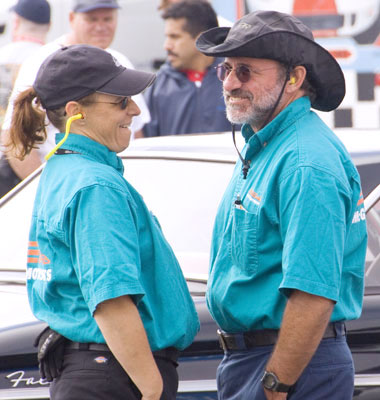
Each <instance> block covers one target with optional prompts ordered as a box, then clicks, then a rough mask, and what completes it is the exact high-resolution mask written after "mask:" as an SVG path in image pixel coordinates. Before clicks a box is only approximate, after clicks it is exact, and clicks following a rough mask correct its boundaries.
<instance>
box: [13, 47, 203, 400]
mask: <svg viewBox="0 0 380 400" xmlns="http://www.w3.org/2000/svg"><path fill="white" fill-rule="evenodd" d="M153 80H154V75H153V74H150V73H145V72H140V71H135V70H130V69H126V68H125V67H123V66H121V65H120V64H119V63H118V62H117V60H115V58H114V57H113V56H111V55H110V54H109V53H108V52H105V51H103V50H101V49H99V48H96V47H93V46H87V45H76V46H70V47H63V48H62V49H59V50H57V51H56V52H55V53H53V54H52V55H51V56H49V57H48V58H47V59H46V60H45V61H44V63H43V64H42V66H41V68H40V70H39V72H38V74H37V77H36V80H35V82H34V85H33V87H32V88H30V89H27V90H26V91H24V92H22V93H20V94H19V96H18V97H17V99H16V101H15V114H14V117H13V119H12V125H11V129H10V138H11V145H13V146H14V147H16V148H17V149H22V153H21V154H20V156H23V155H24V154H25V153H28V152H29V151H30V150H31V149H32V148H33V146H34V145H35V144H36V143H39V142H40V141H42V140H43V137H44V135H45V134H46V132H45V131H44V128H43V127H44V121H45V113H44V112H43V111H42V110H41V107H39V105H41V106H42V107H43V109H44V110H46V113H47V116H48V118H49V120H50V121H51V123H53V124H54V126H56V129H57V130H58V131H60V132H63V131H64V130H65V126H66V132H67V133H68V132H70V134H69V135H68V136H65V137H64V136H63V134H62V133H60V134H57V136H56V142H57V143H58V144H57V146H56V148H55V149H56V151H55V149H53V151H55V153H54V154H53V155H52V157H51V158H50V159H49V160H48V162H47V165H46V166H45V168H44V170H43V172H42V175H41V178H40V183H39V187H38V189H37V194H36V199H35V204H34V212H33V217H32V222H31V228H30V242H29V246H30V247H29V256H28V267H27V289H28V296H29V301H30V305H31V308H32V311H33V313H34V314H35V316H36V317H37V318H38V319H40V320H43V321H45V322H46V323H47V324H48V326H49V327H50V328H51V329H49V330H47V331H44V333H43V334H42V336H41V337H40V338H39V359H40V367H41V371H42V372H43V376H46V377H47V378H48V379H52V378H54V380H53V382H52V384H51V386H50V395H51V399H52V400H57V399H65V400H77V399H80V398H83V399H103V400H112V399H115V400H116V399H117V400H118V399H120V396H122V397H123V398H126V399H129V400H133V399H136V400H137V399H141V396H142V399H143V400H158V399H162V400H174V399H175V398H176V392H177V387H178V375H177V372H176V365H177V364H176V362H177V357H178V350H180V349H183V348H185V347H187V346H188V345H190V343H191V342H192V341H193V338H194V336H195V334H196V332H197V330H198V328H199V322H198V318H197V314H196V311H195V307H194V304H193V302H192V299H191V296H190V293H189V291H188V288H187V284H186V281H185V279H184V277H183V275H182V272H181V269H180V267H179V265H178V262H177V260H176V258H175V256H174V253H173V251H172V249H171V248H170V246H169V244H168V243H167V241H166V240H165V238H164V236H163V233H162V231H161V229H160V227H159V224H158V223H157V221H156V219H155V218H154V217H153V216H152V215H151V213H150V211H149V210H148V209H147V207H146V205H145V204H144V202H143V200H142V197H141V196H140V195H139V194H138V193H137V192H136V191H135V189H134V188H133V187H132V186H131V185H130V184H129V183H128V182H127V181H126V180H125V179H124V178H123V164H122V161H121V159H120V158H119V157H118V156H117V153H119V152H121V151H123V150H124V149H125V148H126V147H128V144H129V140H130V135H131V130H130V125H131V123H132V118H134V117H135V116H137V115H138V114H139V112H140V111H139V108H138V106H137V105H136V103H135V102H134V101H133V100H132V98H131V97H130V96H134V95H136V94H137V93H140V92H141V91H142V90H144V89H145V88H146V87H147V86H149V85H150V84H151V83H152V82H153ZM70 121H72V123H71V125H70ZM63 141H64V143H63V144H62V142H63ZM37 253H38V255H37V256H34V255H35V254H37ZM163 277H164V278H165V279H163ZM61 335H62V336H63V337H64V338H65V339H63V338H62V336H61ZM152 352H153V353H152Z"/></svg>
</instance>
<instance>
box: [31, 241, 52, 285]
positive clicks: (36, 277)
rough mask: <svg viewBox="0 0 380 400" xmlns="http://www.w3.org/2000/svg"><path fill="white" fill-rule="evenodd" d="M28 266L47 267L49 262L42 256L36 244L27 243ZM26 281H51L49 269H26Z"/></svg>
mask: <svg viewBox="0 0 380 400" xmlns="http://www.w3.org/2000/svg"><path fill="white" fill-rule="evenodd" d="M28 264H38V265H48V264H50V260H49V259H48V257H46V256H45V255H44V254H42V253H41V252H40V250H39V248H38V243H37V242H29V248H28ZM26 279H28V280H33V281H45V282H49V281H51V268H49V269H45V268H39V267H34V268H30V267H29V268H27V269H26Z"/></svg>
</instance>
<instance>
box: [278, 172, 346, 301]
mask: <svg viewBox="0 0 380 400" xmlns="http://www.w3.org/2000/svg"><path fill="white" fill-rule="evenodd" d="M278 204H279V214H280V229H281V235H282V239H283V257H282V268H283V279H282V282H281V285H280V290H281V291H282V292H283V293H284V294H285V295H288V294H289V290H290V289H298V290H301V291H304V292H308V293H311V294H314V295H318V296H321V297H325V298H328V299H331V300H333V301H337V300H338V298H339V289H340V283H341V275H342V264H343V254H344V243H345V237H346V221H347V213H349V212H350V204H351V203H350V195H349V193H347V188H346V187H345V186H344V185H342V183H341V182H339V181H338V180H337V179H336V178H335V177H334V176H332V175H331V174H329V173H327V172H325V171H323V170H320V169H316V168H313V167H304V168H299V169H297V170H296V171H295V172H294V173H293V174H291V175H290V176H288V177H287V178H286V179H284V180H283V181H282V182H281V183H280V187H279V203H278Z"/></svg>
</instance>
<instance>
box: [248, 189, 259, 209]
mask: <svg viewBox="0 0 380 400" xmlns="http://www.w3.org/2000/svg"><path fill="white" fill-rule="evenodd" d="M247 199H248V200H249V201H252V203H255V204H256V205H258V206H259V205H260V203H261V197H260V196H259V195H258V194H257V193H256V192H255V191H254V190H253V189H250V191H249V192H248V195H247Z"/></svg>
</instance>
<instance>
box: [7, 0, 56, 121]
mask: <svg viewBox="0 0 380 400" xmlns="http://www.w3.org/2000/svg"><path fill="white" fill-rule="evenodd" d="M11 11H12V18H11V24H10V28H11V37H12V41H11V42H10V43H8V44H6V45H5V46H2V47H0V126H1V124H2V121H3V117H4V114H5V110H6V107H7V104H8V99H9V96H10V94H11V92H12V88H13V84H14V82H15V80H16V77H17V74H18V70H19V68H20V65H21V64H22V62H23V61H24V60H25V59H27V58H28V57H30V56H31V55H32V54H34V52H35V51H36V50H37V49H39V48H40V47H41V46H42V45H43V44H45V42H46V36H47V34H48V32H49V28H50V5H49V3H48V2H47V1H46V0H19V1H18V2H17V3H16V5H15V6H13V7H12V8H11Z"/></svg>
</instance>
